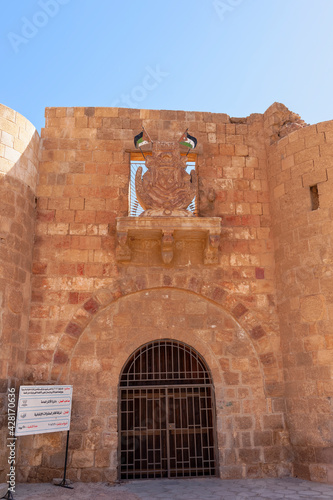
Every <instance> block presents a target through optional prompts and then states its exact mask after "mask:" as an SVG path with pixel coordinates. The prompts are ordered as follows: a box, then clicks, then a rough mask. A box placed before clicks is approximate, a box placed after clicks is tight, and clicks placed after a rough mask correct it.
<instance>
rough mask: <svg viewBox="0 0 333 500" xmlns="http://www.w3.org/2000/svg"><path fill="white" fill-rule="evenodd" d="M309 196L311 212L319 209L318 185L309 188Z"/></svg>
mask: <svg viewBox="0 0 333 500" xmlns="http://www.w3.org/2000/svg"><path fill="white" fill-rule="evenodd" d="M310 196H311V210H317V209H318V208H319V193H318V184H315V185H314V186H310Z"/></svg>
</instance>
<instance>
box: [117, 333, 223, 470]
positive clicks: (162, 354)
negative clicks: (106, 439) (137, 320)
mask: <svg viewBox="0 0 333 500" xmlns="http://www.w3.org/2000/svg"><path fill="white" fill-rule="evenodd" d="M119 390H120V394H119V402H120V416H119V438H120V443H119V452H120V479H140V478H142V479H143V478H160V477H190V476H215V475H216V473H217V470H216V456H217V450H216V439H215V398H214V388H213V384H212V379H211V375H210V372H209V370H208V368H207V367H206V363H205V361H204V360H203V358H202V357H201V356H200V355H199V354H198V353H197V351H195V350H194V349H193V348H192V347H190V346H188V345H186V344H184V343H181V342H178V341H174V340H158V341H155V342H151V343H149V344H146V345H144V346H142V347H140V348H139V349H137V350H136V351H135V352H134V353H133V354H132V356H131V357H130V359H129V360H128V361H127V363H126V364H125V367H124V369H123V371H122V374H121V378H120V388H119Z"/></svg>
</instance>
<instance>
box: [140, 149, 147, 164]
mask: <svg viewBox="0 0 333 500" xmlns="http://www.w3.org/2000/svg"><path fill="white" fill-rule="evenodd" d="M139 149H140V151H141V153H142V156H143V157H144V159H145V161H146V157H145V155H144V154H143V151H142V149H141V147H140V146H139Z"/></svg>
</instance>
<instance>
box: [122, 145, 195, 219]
mask: <svg viewBox="0 0 333 500" xmlns="http://www.w3.org/2000/svg"><path fill="white" fill-rule="evenodd" d="M146 154H147V153H146ZM148 154H149V153H148ZM137 156H138V155H137V154H136V153H134V154H133V155H131V164H130V182H129V187H128V215H129V216H130V217H138V216H139V215H141V214H142V212H143V208H142V207H141V205H140V204H139V202H138V200H137V197H136V192H135V175H136V172H137V170H138V168H139V167H142V175H143V174H144V173H145V172H147V167H146V162H145V161H144V160H139V159H137ZM141 158H142V156H141ZM188 158H189V159H188V161H187V162H186V172H187V173H188V174H190V173H191V170H196V157H195V155H193V154H192V155H191V154H189V155H188ZM187 210H189V211H190V212H192V213H193V215H195V216H198V204H197V196H194V198H193V200H192V201H191V203H190V204H189V206H188V207H187Z"/></svg>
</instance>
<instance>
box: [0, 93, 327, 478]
mask: <svg viewBox="0 0 333 500" xmlns="http://www.w3.org/2000/svg"><path fill="white" fill-rule="evenodd" d="M0 112H1V117H0V129H1V145H0V159H1V172H2V176H1V177H2V179H1V182H2V183H3V184H2V185H3V188H2V189H3V196H2V197H1V204H2V207H3V208H2V211H1V216H2V218H1V228H2V229H1V235H0V237H1V265H2V266H3V269H4V271H3V273H4V279H3V280H2V290H1V291H2V300H3V308H2V325H3V339H4V342H3V347H2V348H1V351H0V352H1V354H0V357H1V376H2V378H3V381H4V384H3V389H2V390H3V393H5V392H6V390H7V381H8V380H9V383H10V384H14V383H16V384H17V385H20V384H22V383H24V384H33V383H34V384H37V383H38V384H42V383H72V384H73V385H74V403H73V416H72V424H71V435H70V436H71V439H70V453H69V476H70V477H71V478H72V479H80V480H83V481H99V480H114V479H115V478H116V474H117V472H116V471H117V460H118V458H117V443H118V437H117V411H118V410H117V388H118V382H119V374H120V372H121V369H122V367H123V365H124V363H125V362H126V360H127V358H128V356H129V355H130V354H131V353H132V352H133V351H134V350H135V349H136V348H137V347H139V346H140V345H142V344H144V343H146V342H149V341H151V340H154V339H159V338H160V339H163V338H172V339H177V340H181V341H183V342H186V343H187V344H189V345H192V346H193V347H194V348H196V349H197V351H198V352H199V353H200V354H201V355H203V356H204V358H205V360H206V362H207V363H208V366H209V367H210V369H211V372H212V374H213V379H214V385H215V391H216V402H217V435H218V449H219V467H220V475H221V477H222V478H238V477H267V476H274V477H275V476H284V475H290V474H294V475H297V476H298V477H304V478H308V479H312V480H320V481H324V482H327V481H333V468H332V461H333V460H332V450H333V447H332V446H333V444H332V440H333V432H332V403H331V398H332V396H333V394H332V356H331V353H332V352H333V350H332V346H333V343H332V338H333V333H332V329H330V327H329V321H330V319H331V318H330V316H332V314H333V310H332V300H333V299H332V297H331V295H332V294H331V291H330V287H331V286H332V285H331V278H330V273H331V272H332V265H331V259H330V248H331V247H330V234H331V228H332V227H333V226H332V210H331V208H330V197H331V196H332V195H331V192H333V191H332V189H331V190H330V186H329V184H330V168H331V162H330V159H331V158H332V154H333V146H332V144H333V125H332V122H326V123H321V124H318V125H312V126H304V125H305V124H304V123H303V122H302V121H301V120H300V119H299V117H298V116H297V115H295V114H294V113H290V112H289V110H288V109H287V108H286V107H285V106H283V105H281V104H277V103H275V104H273V105H272V106H271V107H270V108H269V109H268V110H267V111H266V113H265V114H264V115H261V114H254V115H250V116H249V117H247V118H230V117H229V116H227V115H225V114H213V113H199V112H183V111H153V110H136V109H123V108H47V109H46V126H45V128H44V129H42V134H41V140H40V142H39V137H38V134H37V133H36V131H35V130H34V129H33V127H32V126H31V124H29V122H27V121H26V120H25V119H24V118H23V117H21V116H20V115H19V114H18V113H15V112H14V111H12V110H10V109H9V108H6V107H4V106H2V107H1V108H0ZM142 125H144V126H145V128H146V129H147V130H148V131H149V134H150V136H151V137H152V139H153V140H154V141H157V142H158V141H164V142H165V141H168V142H172V141H174V142H176V141H177V140H178V139H179V137H180V136H181V134H182V133H183V132H184V130H185V129H186V128H187V127H188V128H189V131H190V133H191V134H193V135H194V136H195V137H197V139H198V147H197V155H198V156H197V172H198V177H199V216H200V217H221V218H222V234H221V240H220V259H219V264H217V265H204V264H203V263H202V262H201V261H200V259H198V258H196V255H197V252H198V249H197V247H196V246H195V245H192V246H191V245H189V246H188V247H187V248H186V251H187V252H188V255H189V256H192V257H193V259H192V261H193V262H194V264H193V263H190V262H187V263H186V262H185V263H184V264H183V265H173V264H172V263H171V264H163V262H162V261H161V262H158V263H156V262H157V261H156V259H155V260H153V261H152V264H151V265H147V264H142V263H141V264H139V265H138V264H136V263H135V262H128V263H119V262H117V260H116V248H117V235H116V218H117V217H125V216H127V210H128V208H127V207H128V183H129V156H130V152H131V151H134V148H133V137H134V135H135V134H136V133H138V131H140V129H141V128H142ZM2 165H3V167H2ZM37 176H38V177H37ZM313 186H317V191H316V192H314V191H313V189H312V191H311V192H310V187H311V188H312V187H313ZM311 193H312V194H311ZM318 194H319V208H318V209H315V210H312V208H314V205H313V204H314V203H316V200H317V198H318ZM35 196H36V198H37V207H36V209H35ZM311 196H312V202H311ZM314 197H315V198H316V199H315V200H314ZM35 219H36V221H35ZM28 320H29V321H28ZM28 323H29V325H28ZM5 438H6V435H5V434H4V435H3V437H2V439H3V442H4V440H5ZM64 439H65V436H63V435H62V433H54V434H46V435H37V436H28V437H22V438H20V440H19V443H18V448H19V453H20V458H19V464H20V478H19V479H20V480H30V481H35V480H49V479H51V478H52V477H56V476H57V475H59V474H61V469H62V466H63V450H64V444H65V443H64ZM4 458H5V463H6V461H7V459H6V457H4Z"/></svg>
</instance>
